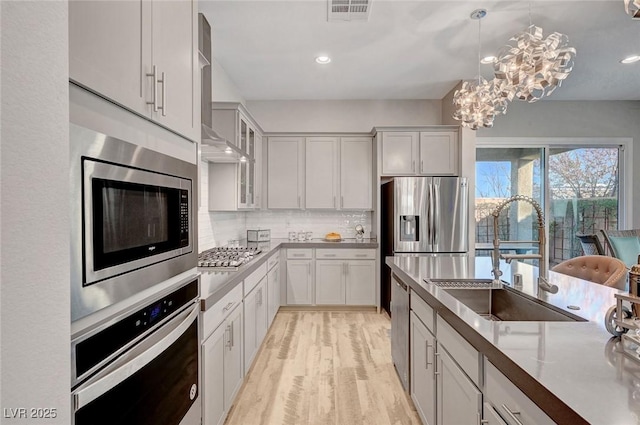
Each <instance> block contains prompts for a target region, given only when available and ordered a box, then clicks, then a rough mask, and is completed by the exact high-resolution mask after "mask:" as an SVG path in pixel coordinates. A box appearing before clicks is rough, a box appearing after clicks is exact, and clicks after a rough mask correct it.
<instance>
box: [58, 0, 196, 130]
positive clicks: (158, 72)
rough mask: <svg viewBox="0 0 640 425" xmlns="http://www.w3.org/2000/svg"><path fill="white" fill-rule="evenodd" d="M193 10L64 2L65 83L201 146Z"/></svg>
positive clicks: (189, 5) (182, 5)
mask: <svg viewBox="0 0 640 425" xmlns="http://www.w3.org/2000/svg"><path fill="white" fill-rule="evenodd" d="M197 32H198V31H197V6H196V5H195V4H194V2H193V1H192V0H180V1H161V0H154V1H117V2H114V1H73V2H70V3H69V79H70V80H72V81H74V82H76V83H77V84H79V85H81V86H84V87H86V88H88V89H89V90H92V91H94V92H96V93H98V94H100V95H102V96H104V97H106V98H109V99H110V100H112V101H114V102H115V103H118V104H120V105H122V106H124V107H125V108H127V109H129V110H131V111H133V112H136V113H138V114H140V115H142V116H144V117H147V118H149V119H151V120H153V121H155V122H157V123H159V124H161V125H163V126H165V127H167V128H169V129H170V130H173V131H174V132H176V133H178V134H181V135H182V136H184V137H186V138H189V139H191V140H194V141H198V140H199V139H200V105H199V103H200V94H199V91H200V83H199V81H200V80H199V76H198V74H199V71H200V70H199V67H198V66H197V60H198V58H197V51H196V49H197Z"/></svg>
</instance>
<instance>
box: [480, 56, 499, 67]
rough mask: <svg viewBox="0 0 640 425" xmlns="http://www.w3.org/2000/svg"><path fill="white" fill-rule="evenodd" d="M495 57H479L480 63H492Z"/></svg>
mask: <svg viewBox="0 0 640 425" xmlns="http://www.w3.org/2000/svg"><path fill="white" fill-rule="evenodd" d="M495 60H496V57H495V56H485V57H483V58H482V59H480V63H482V64H485V65H486V64H488V63H493V62H495Z"/></svg>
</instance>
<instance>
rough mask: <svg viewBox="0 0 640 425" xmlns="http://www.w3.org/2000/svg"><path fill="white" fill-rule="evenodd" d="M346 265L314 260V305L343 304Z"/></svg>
mask: <svg viewBox="0 0 640 425" xmlns="http://www.w3.org/2000/svg"><path fill="white" fill-rule="evenodd" d="M345 269H346V264H345V263H344V262H343V261H340V260H316V304H344V303H345V299H346V297H345V291H344V288H345V280H346V279H345V277H346V270H345Z"/></svg>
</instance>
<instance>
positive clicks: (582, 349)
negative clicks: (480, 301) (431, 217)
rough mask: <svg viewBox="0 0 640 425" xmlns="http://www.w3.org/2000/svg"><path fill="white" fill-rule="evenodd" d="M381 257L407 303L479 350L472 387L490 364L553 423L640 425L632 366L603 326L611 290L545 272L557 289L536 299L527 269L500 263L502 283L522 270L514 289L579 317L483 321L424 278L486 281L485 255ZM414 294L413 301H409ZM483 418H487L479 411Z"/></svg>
mask: <svg viewBox="0 0 640 425" xmlns="http://www.w3.org/2000/svg"><path fill="white" fill-rule="evenodd" d="M385 262H386V264H388V265H389V266H390V268H391V270H392V272H393V273H394V274H395V275H396V277H397V278H398V280H400V281H401V282H403V283H405V284H406V285H407V286H408V287H409V288H410V292H411V297H412V298H411V303H412V306H413V305H414V301H424V302H426V304H428V306H429V307H430V308H432V309H433V311H434V315H435V317H436V318H437V319H438V321H436V323H440V320H442V321H444V322H446V324H448V325H450V327H451V328H453V329H454V330H455V332H457V333H458V334H460V335H461V336H462V338H464V340H465V341H466V342H468V344H470V346H472V347H473V348H474V349H475V350H477V352H478V353H479V354H480V356H479V357H480V360H479V361H478V362H477V363H478V364H479V369H480V376H481V378H479V379H478V382H477V388H478V389H479V391H483V390H485V391H486V386H487V382H486V380H487V375H486V372H487V371H486V370H485V374H483V373H482V368H483V367H484V368H485V369H487V368H490V367H493V366H495V368H496V369H497V370H498V371H499V372H501V373H502V374H503V375H504V376H506V377H507V378H508V380H510V381H511V382H512V383H513V384H515V386H516V387H517V388H518V389H519V390H520V391H521V392H522V393H523V394H524V395H525V396H526V397H528V399H530V400H531V401H532V402H533V403H534V404H535V405H536V406H537V407H538V408H539V409H540V410H541V411H542V412H544V414H546V416H548V418H550V419H551V420H552V421H553V422H555V423H559V424H578V423H591V424H611V425H613V424H634V423H640V420H639V419H638V418H639V412H640V363H639V362H636V361H634V360H633V359H630V358H628V357H627V356H625V355H624V354H623V353H622V352H620V351H619V347H618V344H619V339H618V338H612V336H611V335H610V334H609V333H608V332H607V331H606V329H605V327H604V317H605V314H606V312H607V310H608V309H609V308H610V307H611V306H613V305H615V298H614V294H615V293H616V292H618V291H617V290H615V289H612V288H608V287H603V286H601V285H597V284H593V283H590V282H586V281H583V280H580V279H576V278H572V277H570V276H565V275H561V274H558V273H554V272H549V281H550V283H553V284H555V285H557V286H558V288H559V291H558V293H557V294H550V293H547V292H543V293H542V294H541V295H540V296H539V297H538V296H537V287H536V283H535V282H536V280H537V279H536V278H537V269H536V268H535V267H532V266H529V265H527V264H523V263H519V262H517V261H513V262H512V263H511V264H505V263H504V262H502V263H501V265H500V269H501V270H502V271H503V273H504V275H503V276H502V278H503V280H504V281H506V282H507V284H508V285H510V283H508V282H511V280H512V276H513V274H514V273H518V274H522V276H523V286H522V292H524V293H525V294H527V295H529V296H531V297H535V298H538V299H539V300H541V301H544V302H546V303H549V304H551V305H553V306H555V307H557V308H559V309H562V310H564V311H566V312H567V313H570V314H574V315H577V316H580V317H581V318H583V319H585V320H584V321H544V322H542V321H541V322H536V321H527V322H525V321H522V322H518V321H490V320H486V319H484V318H482V317H481V316H479V315H478V314H476V313H475V312H474V311H473V310H472V309H470V308H469V307H467V306H466V305H465V304H463V303H462V302H460V301H459V300H458V299H457V298H455V297H453V296H452V295H451V294H450V293H449V292H447V291H446V290H444V289H443V288H441V287H438V286H436V285H435V284H433V283H430V282H429V280H430V279H472V278H473V279H477V278H485V279H490V278H491V258H490V257H472V256H467V255H455V254H452V255H448V256H406V257H387V258H386V259H385ZM416 296H417V297H419V298H420V300H415V299H414V298H413V297H416ZM569 306H570V308H569ZM412 308H413V307H412ZM446 324H445V325H446ZM439 329H440V328H438V330H439ZM436 338H437V337H436ZM427 352H428V350H427ZM454 360H455V358H454ZM489 363H490V366H489ZM434 376H435V375H434ZM483 387H484V388H483ZM484 398H485V400H486V399H487V394H486V392H485V393H484ZM485 404H486V403H485ZM480 409H482V408H480ZM485 409H486V406H485ZM485 412H486V410H485ZM515 415H516V416H517V415H518V413H517V412H516V413H515ZM483 418H484V419H485V420H486V419H487V416H486V413H485V415H483ZM521 419H522V418H521ZM508 422H509V423H514V424H515V423H517V422H515V421H511V419H509V421H508ZM438 423H440V421H438ZM488 423H493V422H492V421H490V422H488ZM496 423H503V422H500V421H496ZM522 423H526V422H525V421H524V420H522Z"/></svg>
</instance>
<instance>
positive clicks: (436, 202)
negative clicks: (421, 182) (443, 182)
mask: <svg viewBox="0 0 640 425" xmlns="http://www.w3.org/2000/svg"><path fill="white" fill-rule="evenodd" d="M431 186H432V187H433V207H432V208H433V212H432V214H431V229H432V233H433V237H432V240H431V243H432V244H433V247H434V251H435V247H436V246H437V245H438V243H439V241H438V239H439V237H438V236H439V235H438V225H439V224H440V187H439V185H436V184H432V185H431ZM434 186H435V187H434Z"/></svg>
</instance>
